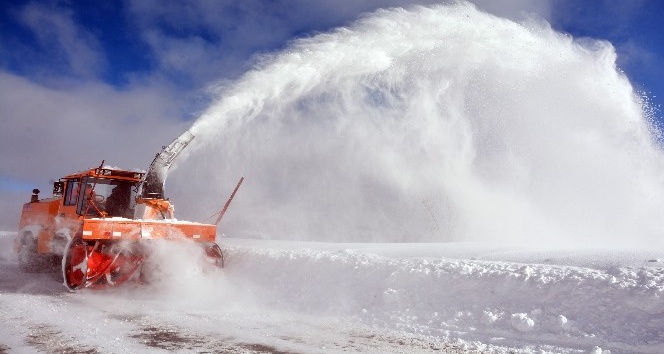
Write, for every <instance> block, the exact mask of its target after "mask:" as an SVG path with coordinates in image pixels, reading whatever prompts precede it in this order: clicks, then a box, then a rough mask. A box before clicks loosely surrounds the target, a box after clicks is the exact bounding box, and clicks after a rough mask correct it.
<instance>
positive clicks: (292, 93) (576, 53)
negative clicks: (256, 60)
mask: <svg viewBox="0 0 664 354" xmlns="http://www.w3.org/2000/svg"><path fill="white" fill-rule="evenodd" d="M615 60H616V55H615V51H614V48H613V47H612V46H611V45H610V44H609V43H607V42H602V41H592V40H574V39H573V38H571V37H570V36H567V35H564V34H561V33H557V32H555V31H553V30H552V29H551V28H550V27H549V26H548V24H546V23H543V22H541V21H536V20H530V21H526V22H524V23H516V22H513V21H510V20H506V19H502V18H498V17H495V16H492V15H489V14H486V13H483V12H481V11H478V10H477V9H476V8H475V7H474V6H473V5H470V4H466V3H456V4H453V5H448V6H436V7H414V8H411V9H407V10H405V9H389V10H379V11H377V12H375V13H373V14H371V15H367V16H365V17H363V18H362V19H360V20H358V21H357V22H355V23H353V24H351V25H350V26H348V27H344V28H339V29H336V30H334V31H332V32H329V33H323V34H319V35H316V36H313V37H311V38H304V39H300V40H297V41H295V42H293V43H292V44H291V45H290V46H289V47H287V48H286V49H284V50H283V51H282V52H280V53H275V54H273V55H268V56H265V58H263V60H262V61H261V64H260V65H259V66H258V67H256V68H255V69H254V70H252V71H249V72H247V73H246V74H245V75H244V76H243V77H241V78H240V79H238V80H237V81H234V82H230V83H224V84H222V85H220V87H219V97H220V98H219V100H218V101H217V102H215V103H214V104H213V105H211V106H210V107H209V108H208V109H207V111H205V112H204V114H203V115H202V116H201V117H200V118H199V119H198V121H197V122H196V123H195V124H194V126H193V128H192V129H193V133H194V135H196V136H197V137H198V138H197V139H196V140H195V141H194V142H193V144H192V147H191V148H190V149H189V151H186V152H185V153H188V156H189V158H188V159H186V160H185V159H184V158H182V161H179V162H180V164H179V167H180V169H178V170H179V171H181V170H186V171H192V170H193V171H196V174H197V177H195V178H193V180H192V178H191V173H188V176H186V177H179V175H178V174H177V173H176V174H174V175H173V178H172V180H171V182H172V183H174V184H175V186H176V187H175V188H172V187H171V188H170V191H171V193H172V194H174V195H173V196H174V199H176V200H177V201H176V204H177V205H178V208H179V210H181V211H186V212H187V213H190V214H189V215H187V216H186V217H191V215H197V216H202V215H206V214H210V213H212V212H213V210H215V209H218V208H219V206H218V204H221V203H222V199H223V198H225V197H226V196H227V195H229V194H230V191H231V190H232V188H233V187H234V184H235V181H234V179H237V178H239V177H240V176H241V175H243V176H245V177H246V181H245V183H244V184H243V187H242V189H241V190H240V192H239V193H238V196H237V197H236V199H235V201H234V204H233V205H232V206H231V210H230V212H229V214H227V217H226V220H225V221H224V222H222V225H221V231H222V232H224V233H227V234H231V235H232V236H236V237H269V238H281V239H300V240H319V241H322V240H325V241H363V242H381V241H397V242H404V241H405V242H421V241H427V242H429V241H434V242H440V241H443V242H444V241H468V240H479V241H486V240H492V241H499V242H508V243H528V242H532V243H538V244H541V243H548V244H581V245H597V244H600V242H601V243H602V244H609V245H620V246H623V245H632V246H655V245H658V246H661V245H663V243H662V242H663V241H662V240H663V239H662V238H661V235H662V232H663V231H664V224H663V223H664V221H663V220H664V219H662V218H661V210H664V190H663V188H664V165H663V161H664V160H663V159H662V152H661V150H660V149H659V148H658V147H657V145H656V143H655V140H654V138H653V135H654V134H653V132H652V128H651V127H650V125H649V123H648V120H647V119H646V118H645V117H644V114H643V112H644V107H642V104H641V103H640V102H642V100H640V99H638V97H637V95H636V94H635V92H634V90H633V88H632V87H631V85H630V83H629V81H628V79H627V78H626V77H625V76H624V75H623V74H622V73H621V72H620V71H619V70H618V69H617V68H616V66H615ZM179 178H187V180H186V181H183V180H181V179H179ZM185 183H186V188H185V187H184V184H185ZM178 186H182V187H181V188H180V187H178ZM179 190H182V191H183V192H184V191H186V192H184V193H190V194H191V193H193V194H192V195H188V196H182V195H179V196H178V195H177V194H178V193H182V192H179ZM213 196H214V197H215V198H212V197H213ZM217 196H218V197H217ZM180 217H185V216H184V215H180Z"/></svg>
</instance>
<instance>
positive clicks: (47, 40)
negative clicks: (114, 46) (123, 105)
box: [20, 3, 105, 77]
mask: <svg viewBox="0 0 664 354" xmlns="http://www.w3.org/2000/svg"><path fill="white" fill-rule="evenodd" d="M20 19H21V20H22V21H23V24H24V25H25V26H27V27H28V28H29V29H30V30H31V31H32V32H33V34H34V36H35V38H36V39H37V40H38V41H39V43H40V44H41V46H42V47H43V48H44V49H45V50H46V51H47V52H48V53H49V55H51V56H52V57H53V59H54V61H57V60H62V61H64V64H65V65H66V66H67V67H68V69H69V70H70V71H71V73H72V74H74V75H76V76H80V77H96V76H97V75H98V74H99V72H100V70H101V69H102V68H103V67H104V65H105V60H104V56H103V54H102V53H101V52H100V45H99V42H98V41H97V39H96V38H95V37H94V36H93V35H92V34H90V33H88V32H86V31H85V30H83V29H82V28H81V27H80V26H78V25H77V24H76V23H75V22H74V19H73V18H72V12H71V10H68V9H62V8H60V7H56V6H46V5H42V4H37V3H31V4H28V5H26V6H25V7H24V8H23V9H22V10H21V12H20Z"/></svg>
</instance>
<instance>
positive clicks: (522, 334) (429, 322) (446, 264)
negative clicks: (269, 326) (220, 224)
mask: <svg viewBox="0 0 664 354" xmlns="http://www.w3.org/2000/svg"><path fill="white" fill-rule="evenodd" d="M227 245H228V267H227V269H226V272H227V274H228V277H229V279H230V280H229V281H230V282H231V284H233V283H235V282H237V284H243V285H242V286H245V287H248V289H249V291H250V292H251V294H252V296H253V297H254V298H255V299H256V300H257V301H259V302H260V305H261V306H269V307H271V308H275V307H277V308H284V309H288V310H293V311H300V312H306V313H312V314H325V315H341V316H351V317H353V318H355V319H357V320H359V321H362V322H363V323H366V324H370V325H372V326H376V327H381V328H385V327H387V328H391V329H396V330H402V331H406V332H410V333H415V334H421V335H426V336H434V337H440V338H444V339H446V340H451V341H461V342H463V343H467V344H469V345H471V346H472V347H474V348H476V349H494V350H499V351H500V348H520V349H521V350H524V349H525V350H531V349H532V350H534V351H535V350H543V351H546V352H556V353H559V352H569V353H573V352H574V353H575V352H579V351H581V352H587V351H591V350H595V349H596V348H595V347H597V349H599V350H601V352H603V353H606V352H609V351H610V352H612V353H614V354H615V353H661V348H662V347H663V346H664V331H662V329H664V269H663V263H662V261H661V260H662V259H664V252H659V253H658V252H645V251H632V252H618V251H607V250H602V251H596V250H595V251H591V250H586V251H579V250H576V251H572V250H567V251H562V250H558V251H555V250H554V251H544V250H539V251H538V250H520V251H513V250H512V251H509V250H507V249H503V250H502V251H504V252H502V253H501V252H500V247H488V246H481V245H468V244H438V245H436V244H407V245H397V244H387V245H379V244H364V245H363V244H358V245H353V244H342V245H339V244H317V243H299V244H298V243H279V242H261V243H256V242H251V241H246V240H245V241H243V240H229V241H228V242H227ZM402 248H405V249H406V250H405V252H404V250H403V249H402ZM436 253H437V254H438V255H437V256H435V254H436ZM406 254H410V256H407V255H406ZM419 254H425V255H426V256H419ZM470 254H474V255H475V256H474V257H472V258H475V259H470V258H466V259H463V258H456V259H455V258H454V257H459V256H461V257H463V256H468V255H470ZM500 254H502V257H501V256H500ZM552 255H557V256H552ZM450 256H451V257H450ZM556 257H558V258H556ZM477 258H491V259H493V260H482V259H477ZM500 258H502V260H499V259H500ZM523 260H527V261H528V262H527V263H523ZM561 260H564V261H561ZM617 260H618V261H619V262H621V263H622V265H616V262H617ZM547 263H549V264H547ZM551 263H553V264H551ZM556 263H557V264H556ZM577 264H586V265H587V266H578V265H577ZM505 350H507V349H505Z"/></svg>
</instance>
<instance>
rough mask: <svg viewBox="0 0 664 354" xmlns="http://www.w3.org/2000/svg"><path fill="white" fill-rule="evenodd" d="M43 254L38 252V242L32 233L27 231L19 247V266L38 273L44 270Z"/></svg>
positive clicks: (26, 270) (25, 270) (29, 271)
mask: <svg viewBox="0 0 664 354" xmlns="http://www.w3.org/2000/svg"><path fill="white" fill-rule="evenodd" d="M43 263H44V262H43V261H42V256H41V255H40V254H38V253H37V242H36V241H35V239H34V237H32V234H30V233H27V234H25V235H24V236H23V238H22V240H21V245H20V246H19V249H18V266H19V268H20V269H21V270H22V271H24V272H27V273H37V272H40V271H42V270H43V266H44V264H43Z"/></svg>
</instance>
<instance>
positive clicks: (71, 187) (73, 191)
mask: <svg viewBox="0 0 664 354" xmlns="http://www.w3.org/2000/svg"><path fill="white" fill-rule="evenodd" d="M80 185H81V183H80V181H79V180H77V179H70V180H68V181H67V191H66V193H65V205H76V201H77V200H78V194H79V187H80Z"/></svg>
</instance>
